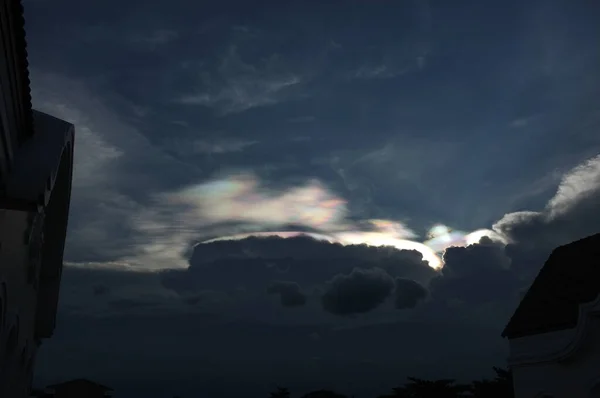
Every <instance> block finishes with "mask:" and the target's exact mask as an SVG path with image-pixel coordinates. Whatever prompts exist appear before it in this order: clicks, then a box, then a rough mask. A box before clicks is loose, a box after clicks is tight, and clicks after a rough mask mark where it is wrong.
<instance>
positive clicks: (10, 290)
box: [0, 0, 74, 398]
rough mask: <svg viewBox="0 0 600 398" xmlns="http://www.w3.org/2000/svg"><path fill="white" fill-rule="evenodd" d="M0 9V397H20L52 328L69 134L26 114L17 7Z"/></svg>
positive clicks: (11, 0)
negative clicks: (37, 353) (42, 343)
mask: <svg viewBox="0 0 600 398" xmlns="http://www.w3.org/2000/svg"><path fill="white" fill-rule="evenodd" d="M0 6H1V7H0V33H1V40H0V55H1V58H0V92H1V95H0V397H3V398H4V397H6V398H21V397H26V396H28V395H29V390H30V386H31V379H32V375H33V368H34V363H35V355H36V352H37V349H38V347H39V345H40V343H41V341H42V340H43V339H45V338H49V337H51V336H52V333H53V331H54V326H55V319H56V310H57V304H58V293H59V289H60V279H61V272H62V265H63V249H64V244H65V236H66V231H67V218H68V212H69V202H70V196H71V180H72V170H73V139H74V128H73V125H71V124H69V123H67V122H65V121H62V120H59V119H56V118H54V117H52V116H50V115H46V114H44V113H41V112H37V111H34V110H33V109H32V107H31V96H30V90H29V73H28V63H27V51H26V43H25V30H24V17H23V6H22V4H21V1H20V0H0Z"/></svg>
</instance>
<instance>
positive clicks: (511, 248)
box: [493, 156, 600, 280]
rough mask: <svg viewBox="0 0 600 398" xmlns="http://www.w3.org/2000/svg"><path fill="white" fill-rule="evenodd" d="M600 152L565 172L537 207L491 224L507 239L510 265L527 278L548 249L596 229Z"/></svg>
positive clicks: (599, 202)
mask: <svg viewBox="0 0 600 398" xmlns="http://www.w3.org/2000/svg"><path fill="white" fill-rule="evenodd" d="M598 214H600V156H595V157H593V158H591V159H589V160H587V161H585V162H583V163H582V164H580V165H579V166H577V167H575V168H573V169H572V170H571V171H569V172H567V173H566V174H565V175H564V176H563V177H562V179H561V182H560V184H559V185H558V187H557V190H556V193H555V194H554V195H553V197H552V198H551V199H550V200H549V201H548V203H547V205H546V206H545V208H544V209H543V210H541V211H521V212H515V213H509V214H506V215H505V216H504V217H502V218H501V219H500V220H499V221H497V222H496V223H495V224H494V226H493V228H494V230H496V231H497V232H499V233H501V234H503V235H504V236H506V237H507V238H508V239H509V240H510V244H509V245H508V246H507V247H506V253H507V254H508V255H509V257H510V258H511V259H512V268H513V270H514V271H515V272H517V273H518V275H519V276H520V277H521V278H523V279H524V280H531V279H532V278H533V276H535V274H536V273H537V272H538V271H539V269H540V268H541V266H542V265H543V264H544V262H545V260H546V258H547V257H548V256H549V255H550V253H551V251H552V249H554V248H555V247H557V246H560V245H564V244H566V243H569V242H572V241H574V240H577V239H581V238H583V237H586V236H589V235H593V234H594V233H597V232H598V231H599V230H600V229H599V227H598V225H600V217H599V216H597V215H598Z"/></svg>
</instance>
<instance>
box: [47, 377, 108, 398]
mask: <svg viewBox="0 0 600 398" xmlns="http://www.w3.org/2000/svg"><path fill="white" fill-rule="evenodd" d="M112 395H113V390H112V388H109V387H106V386H103V385H102V384H98V383H95V382H93V381H90V380H86V379H77V380H71V381H67V382H64V383H60V384H53V385H50V386H48V387H46V388H45V389H44V392H43V395H42V396H41V398H106V397H112Z"/></svg>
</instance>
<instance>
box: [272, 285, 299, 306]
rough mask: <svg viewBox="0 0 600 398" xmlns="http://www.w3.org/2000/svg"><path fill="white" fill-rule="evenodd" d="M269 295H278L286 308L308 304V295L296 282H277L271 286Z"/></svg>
mask: <svg viewBox="0 0 600 398" xmlns="http://www.w3.org/2000/svg"><path fill="white" fill-rule="evenodd" d="M267 293H269V294H278V295H279V298H280V300H281V305H282V306H284V307H299V306H303V305H304V304H306V295H305V294H304V293H303V292H302V289H300V285H298V284H297V283H296V282H287V281H275V282H273V283H271V285H269V287H268V288H267Z"/></svg>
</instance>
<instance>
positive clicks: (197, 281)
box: [161, 237, 437, 292]
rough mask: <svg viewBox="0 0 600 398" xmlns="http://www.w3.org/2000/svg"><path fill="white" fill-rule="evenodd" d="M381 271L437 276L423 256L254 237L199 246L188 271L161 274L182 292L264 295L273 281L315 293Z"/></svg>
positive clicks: (307, 240)
mask: <svg viewBox="0 0 600 398" xmlns="http://www.w3.org/2000/svg"><path fill="white" fill-rule="evenodd" d="M374 267H378V268H381V269H383V270H385V271H386V272H387V273H389V275H391V276H393V277H403V278H409V279H413V280H416V281H418V282H420V283H423V284H425V283H427V282H428V281H429V280H430V279H431V278H432V277H434V276H435V275H437V272H436V271H435V270H433V269H432V268H431V267H429V265H428V263H427V262H426V261H424V260H423V258H422V255H421V254H420V253H419V252H417V251H409V250H397V249H395V248H390V247H372V246H366V245H349V246H343V245H341V244H337V243H336V244H333V243H329V242H326V241H319V240H315V239H312V238H309V237H295V238H279V237H250V238H246V239H241V240H224V241H215V242H211V243H205V244H199V245H196V246H195V248H194V250H193V254H192V256H191V259H190V267H189V268H188V269H186V270H168V271H164V272H162V273H161V278H162V281H163V284H164V286H165V287H167V288H169V289H173V290H175V291H177V292H193V291H195V290H202V289H220V290H224V291H229V290H232V289H238V288H243V289H249V290H253V291H262V292H264V291H265V289H267V288H268V286H269V284H270V282H271V281H273V280H281V279H282V275H285V279H286V280H289V281H294V282H295V283H298V284H299V285H301V286H303V287H304V288H305V289H309V290H313V289H314V288H316V287H318V286H320V285H322V284H323V283H324V282H325V281H327V280H330V279H332V278H333V277H334V276H335V275H337V274H344V273H348V272H350V271H351V270H352V269H354V268H360V269H370V268H374Z"/></svg>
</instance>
